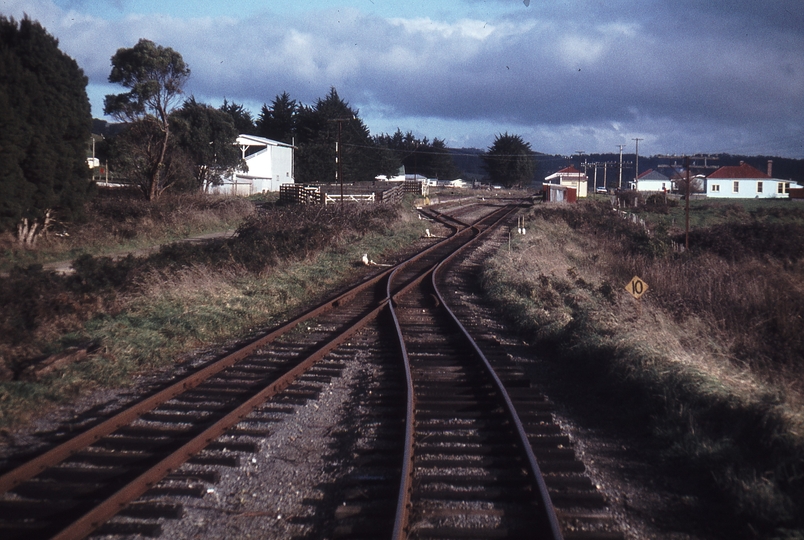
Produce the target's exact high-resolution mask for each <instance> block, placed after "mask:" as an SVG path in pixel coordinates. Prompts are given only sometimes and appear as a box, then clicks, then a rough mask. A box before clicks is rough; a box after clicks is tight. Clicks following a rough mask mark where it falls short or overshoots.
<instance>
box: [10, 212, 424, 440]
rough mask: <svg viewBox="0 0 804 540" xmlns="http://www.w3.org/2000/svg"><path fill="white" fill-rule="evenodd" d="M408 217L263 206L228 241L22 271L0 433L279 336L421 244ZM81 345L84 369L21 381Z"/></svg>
mask: <svg viewBox="0 0 804 540" xmlns="http://www.w3.org/2000/svg"><path fill="white" fill-rule="evenodd" d="M407 208H408V210H405V209H400V208H396V207H387V206H379V205H378V206H373V207H352V208H348V211H346V212H341V211H340V209H339V208H337V207H335V208H333V207H317V206H316V207H313V206H291V207H282V206H278V205H274V204H268V205H265V206H264V208H263V210H262V211H261V212H260V213H259V214H255V215H252V216H250V217H249V218H248V219H247V220H246V221H245V222H244V223H243V224H242V225H241V226H240V227H239V228H238V231H237V234H236V235H235V236H234V237H232V238H226V239H218V240H214V241H210V242H206V243H204V244H186V243H184V244H181V243H177V244H172V245H167V246H164V247H162V248H161V249H160V251H159V253H156V254H153V255H150V256H149V257H147V258H132V257H128V258H125V259H121V260H118V261H112V260H111V259H108V258H103V257H101V258H93V257H90V256H84V257H82V258H79V259H78V261H76V264H75V269H76V272H75V274H74V275H70V276H58V275H56V274H54V273H52V272H43V271H42V270H41V269H37V268H33V269H27V270H23V269H21V268H17V269H16V270H14V271H12V273H11V276H10V277H9V278H8V279H4V280H0V300H2V303H3V304H4V305H7V306H9V307H11V308H12V309H11V310H7V311H6V312H5V314H4V315H3V316H2V317H0V326H2V328H1V329H0V330H2V331H0V335H3V336H4V337H3V338H0V339H2V343H0V350H2V359H3V367H4V370H5V379H6V380H5V381H4V382H0V425H5V426H11V425H16V424H19V423H21V422H24V421H25V420H27V419H29V418H31V417H32V416H35V415H38V414H42V413H43V412H44V411H46V410H47V409H48V408H49V407H51V406H52V405H53V404H57V403H61V402H64V401H66V400H70V399H72V398H74V397H75V396H78V395H80V394H83V393H85V392H86V391H88V390H90V389H92V388H96V387H101V386H102V387H113V386H125V385H126V384H129V383H130V381H131V378H132V377H133V376H134V375H136V374H137V373H140V372H142V371H144V370H152V369H161V368H169V367H170V366H171V365H173V364H174V363H175V362H176V361H178V359H179V358H180V357H181V355H182V354H183V353H186V352H188V351H191V350H195V349H198V348H202V347H208V346H211V345H213V344H216V343H220V342H223V341H226V340H230V339H232V338H233V337H237V336H241V337H242V336H245V335H248V334H249V333H251V332H253V331H254V329H255V328H259V327H264V326H266V325H272V324H275V323H276V322H277V321H279V320H280V319H281V318H283V317H285V316H286V315H287V314H288V313H289V312H291V311H292V310H294V309H298V308H299V307H300V306H303V305H305V304H306V303H309V302H310V301H312V300H314V299H317V298H323V297H324V296H326V295H327V294H329V292H330V291H332V290H333V289H335V288H337V287H340V286H342V285H344V284H345V283H346V282H347V281H350V280H354V279H356V278H357V277H358V276H359V275H360V274H362V273H363V272H365V267H364V266H363V265H362V264H361V263H360V260H361V257H362V254H363V253H369V254H370V256H371V257H372V258H373V259H374V260H376V261H378V262H381V261H382V260H383V259H384V257H386V256H390V254H391V253H393V252H394V251H396V250H399V249H401V248H403V247H406V246H408V245H410V244H411V243H412V242H413V241H415V240H416V239H418V238H420V237H421V236H422V232H423V226H424V225H423V222H422V221H419V220H418V219H414V218H415V212H412V211H410V210H409V207H407ZM12 310H14V311H17V314H16V315H14V314H12ZM86 343H92V344H93V346H92V348H91V349H90V354H88V355H87V356H86V357H85V358H83V359H82V360H81V361H78V362H74V363H72V364H70V365H68V366H66V367H64V368H62V369H59V370H57V371H56V372H54V373H51V374H48V375H46V376H44V377H40V378H37V379H36V380H24V379H26V378H29V377H26V374H27V373H29V371H30V366H31V365H34V364H35V363H36V361H37V360H38V358H37V356H39V357H40V358H41V356H42V355H48V354H52V353H56V352H58V351H61V350H64V349H65V348H66V347H69V346H71V345H76V344H86ZM26 368H27V369H28V371H26Z"/></svg>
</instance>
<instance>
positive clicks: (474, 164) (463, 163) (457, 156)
mask: <svg viewBox="0 0 804 540" xmlns="http://www.w3.org/2000/svg"><path fill="white" fill-rule="evenodd" d="M449 152H450V154H452V161H453V163H455V166H456V167H458V169H459V170H460V171H461V178H463V179H464V180H470V181H471V180H481V179H482V178H483V177H484V176H485V175H486V171H484V170H483V160H482V159H481V158H480V156H482V155H483V153H485V150H481V149H479V148H450V149H449Z"/></svg>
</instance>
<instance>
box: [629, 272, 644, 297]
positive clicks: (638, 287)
mask: <svg viewBox="0 0 804 540" xmlns="http://www.w3.org/2000/svg"><path fill="white" fill-rule="evenodd" d="M625 290H626V291H628V293H629V294H630V295H631V296H633V297H634V298H636V299H637V300H639V299H640V297H641V296H642V295H643V294H645V293H646V292H647V291H648V284H647V283H645V282H644V281H642V280H641V279H639V278H638V277H637V276H634V278H633V279H632V280H631V281H630V282H629V283H628V285H626V286H625Z"/></svg>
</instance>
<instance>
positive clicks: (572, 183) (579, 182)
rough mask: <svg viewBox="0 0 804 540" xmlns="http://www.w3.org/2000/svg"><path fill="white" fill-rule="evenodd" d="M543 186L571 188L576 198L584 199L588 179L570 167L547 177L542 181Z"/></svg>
mask: <svg viewBox="0 0 804 540" xmlns="http://www.w3.org/2000/svg"><path fill="white" fill-rule="evenodd" d="M544 183H545V184H553V185H559V186H565V187H568V188H573V189H574V190H575V193H576V194H577V196H578V197H586V194H587V190H588V185H589V177H587V176H586V175H585V174H584V173H582V172H581V171H579V170H578V169H576V168H575V167H574V166H572V165H570V166H569V167H566V168H564V169H561V170H560V171H558V172H555V173H553V174H551V175H550V176H547V177H546V178H545V179H544Z"/></svg>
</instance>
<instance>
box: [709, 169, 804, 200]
mask: <svg viewBox="0 0 804 540" xmlns="http://www.w3.org/2000/svg"><path fill="white" fill-rule="evenodd" d="M791 187H792V188H798V187H801V186H799V185H798V184H796V183H795V182H790V181H788V180H781V179H779V178H772V177H771V176H770V175H769V174H767V173H764V172H762V171H760V170H759V169H757V168H756V167H752V166H751V165H749V164H748V163H745V162H742V161H741V162H740V164H739V165H729V166H726V167H721V168H719V169H718V170H716V171H715V172H713V173H712V174H710V175H709V176H707V177H706V196H707V197H712V198H725V199H788V198H790V188H791Z"/></svg>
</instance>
